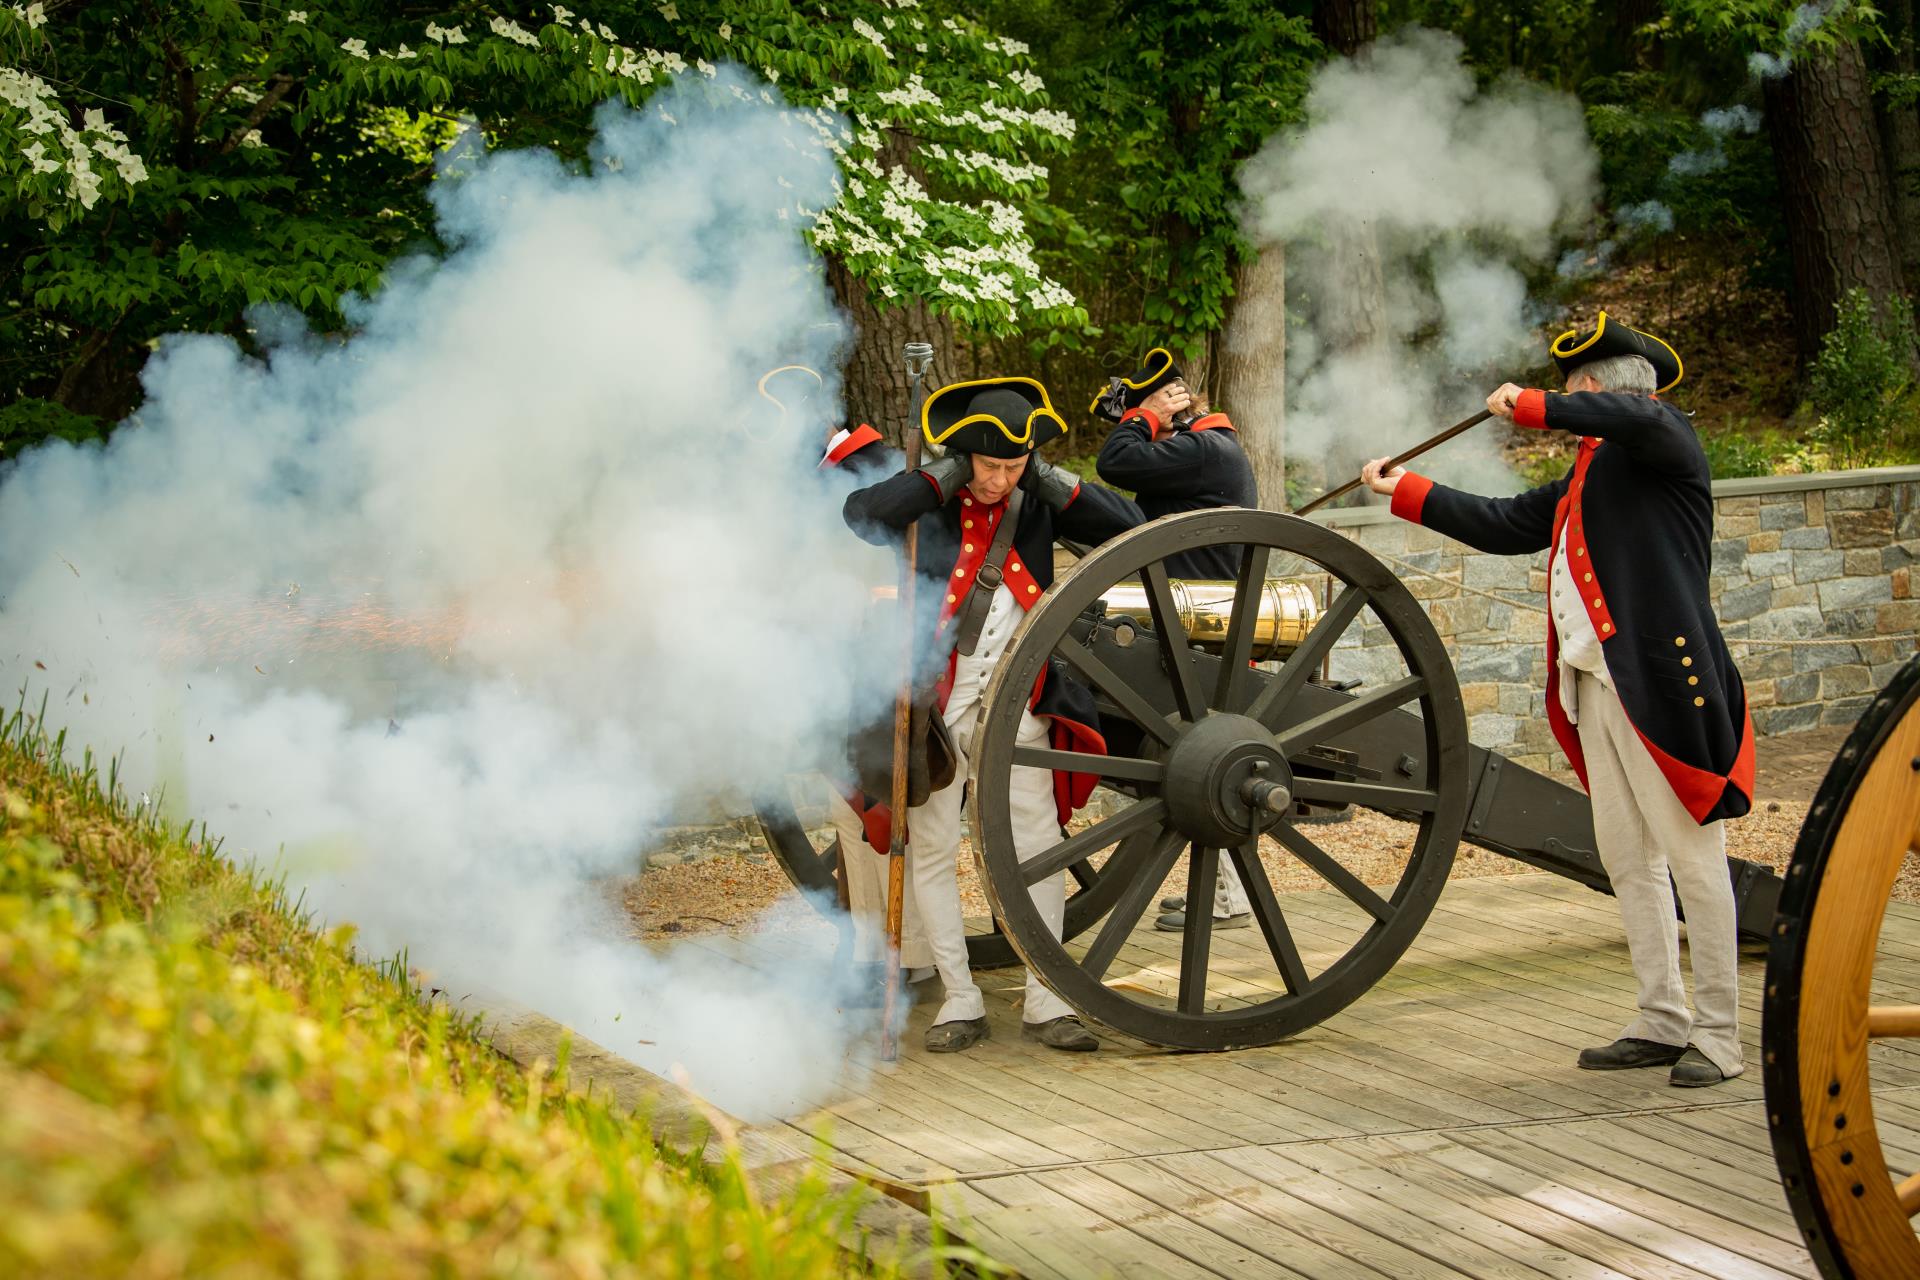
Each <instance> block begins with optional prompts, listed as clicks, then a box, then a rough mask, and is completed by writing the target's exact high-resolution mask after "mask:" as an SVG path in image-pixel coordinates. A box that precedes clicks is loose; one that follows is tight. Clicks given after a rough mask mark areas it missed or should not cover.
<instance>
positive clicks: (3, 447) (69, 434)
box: [0, 397, 113, 462]
mask: <svg viewBox="0 0 1920 1280" xmlns="http://www.w3.org/2000/svg"><path fill="white" fill-rule="evenodd" d="M112 426H113V424H112V423H110V422H107V421H105V420H104V419H101V418H92V417H88V416H87V415H85V414H81V413H75V412H73V410H71V409H68V408H66V407H65V406H64V405H59V404H55V403H54V402H53V401H51V400H41V399H38V398H34V397H29V398H27V399H25V400H16V401H14V402H13V403H12V404H10V405H7V406H6V407H5V408H0V462H6V461H8V460H10V459H12V458H16V457H18V456H19V455H20V452H21V451H22V450H23V449H25V448H27V447H28V446H29V445H35V444H38V443H40V442H41V441H43V440H65V441H68V442H70V443H72V444H80V443H82V442H83V441H87V440H104V439H106V436H107V432H108V431H110V430H112Z"/></svg>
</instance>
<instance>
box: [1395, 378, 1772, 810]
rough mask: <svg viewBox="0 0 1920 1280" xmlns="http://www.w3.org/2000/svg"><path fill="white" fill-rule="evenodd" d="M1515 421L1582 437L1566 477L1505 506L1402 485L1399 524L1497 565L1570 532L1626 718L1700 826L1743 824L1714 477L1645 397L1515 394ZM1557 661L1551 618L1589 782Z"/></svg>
mask: <svg viewBox="0 0 1920 1280" xmlns="http://www.w3.org/2000/svg"><path fill="white" fill-rule="evenodd" d="M1513 421H1514V424H1515V425H1516V426H1521V427H1531V428H1534V429H1537V430H1557V431H1570V432H1572V433H1574V434H1575V435H1577V436H1579V437H1580V438H1581V439H1580V448H1579V452H1578V453H1577V454H1576V455H1575V459H1574V465H1573V469H1572V470H1571V471H1569V472H1568V473H1567V474H1566V475H1565V476H1563V477H1561V478H1560V479H1559V480H1556V481H1554V482H1553V483H1552V484H1547V485H1542V486H1540V487H1539V488H1537V489H1531V490H1529V491H1527V492H1526V493H1522V494H1519V495H1517V496H1515V497H1511V498H1481V497H1476V496H1475V495H1473V494H1470V493H1462V492H1460V491H1459V490H1457V489H1449V488H1447V487H1446V486H1445V485H1438V484H1435V483H1433V481H1431V480H1429V479H1427V478H1426V477H1425V476H1421V475H1415V474H1412V473H1409V474H1408V475H1406V476H1405V477H1403V478H1402V479H1401V481H1400V483H1399V485H1398V486H1397V487H1396V488H1395V489H1394V494H1393V511H1394V514H1396V515H1399V516H1402V517H1404V518H1406V519H1408V520H1412V521H1414V522H1415V523H1417V524H1422V525H1425V526H1426V527H1428V528H1430V529H1434V530H1437V531H1438V532H1440V533H1444V534H1446V535H1447V536H1448V537H1451V538H1457V539H1459V540H1460V541H1461V542H1464V543H1466V544H1467V545H1468V546H1470V547H1475V548H1477V549H1479V550H1481V551H1486V552H1491V553H1493V554H1495V555H1529V554H1532V553H1534V552H1537V551H1541V550H1552V551H1554V552H1555V554H1557V552H1558V548H1559V546H1560V538H1561V533H1562V531H1563V530H1564V532H1565V534H1566V554H1567V556H1568V558H1569V565H1568V567H1569V569H1570V570H1571V571H1572V573H1573V579H1574V582H1575V584H1576V585H1578V586H1579V587H1580V588H1581V597H1582V600H1583V602H1584V604H1585V606H1586V609H1587V614H1588V617H1590V618H1591V619H1592V621H1593V629H1594V632H1595V633H1596V634H1597V635H1598V636H1599V637H1600V648H1601V653H1602V654H1603V655H1604V656H1605V659H1606V664H1607V674H1608V675H1609V676H1610V677H1611V678H1612V680H1613V684H1614V688H1615V689H1616V690H1617V691H1618V692H1619V695H1620V703H1621V706H1622V707H1624V708H1625V710H1626V713H1627V719H1628V720H1629V721H1631V722H1632V724H1633V727H1634V729H1635V730H1636V731H1637V732H1638V734H1639V736H1640V740H1641V741H1642V742H1643V743H1644V744H1646V747H1647V751H1648V753H1649V754H1650V755H1651V756H1652V757H1653V760H1654V763H1655V764H1657V765H1659V767H1660V772H1661V773H1662V774H1663V775H1665V777H1666V779H1667V782H1668V784H1669V785H1671V786H1672V787H1673V791H1674V794H1675V795H1676V796H1678V797H1679V798H1680V802H1681V803H1682V804H1683V805H1685V806H1686V809H1687V812H1688V813H1690V814H1691V815H1693V819H1694V821H1696V822H1699V823H1701V824H1703V825H1704V824H1706V823H1708V822H1712V821H1715V820H1716V819H1720V818H1737V817H1739V816H1740V815H1741V814H1743V813H1745V812H1747V810H1748V809H1750V808H1751V807H1752V804H1753V719H1752V717H1751V716H1750V715H1749V714H1748V712H1747V694H1746V686H1745V685H1744V684H1743V683H1742V682H1741V679H1740V672H1739V671H1738V670H1737V669H1736V668H1735V667H1734V665H1733V659H1732V657H1731V656H1730V655H1729V654H1728V652H1727V646H1726V642H1725V640H1724V639H1722V637H1721V635H1720V625H1719V623H1718V621H1716V620H1715V618H1714V616H1713V605H1712V602H1711V599H1710V596H1709V594H1708V567H1709V563H1710V560H1711V551H1710V549H1711V544H1712V542H1713V493H1712V488H1711V480H1712V475H1711V471H1710V469H1709V467H1708V465H1707V455H1706V452H1705V451H1704V450H1703V449H1702V448H1701V447H1700V441H1699V438H1698V437H1696V436H1695V435H1694V432H1693V425H1692V424H1691V423H1690V422H1688V420H1687V418H1686V415H1684V414H1682V413H1681V412H1680V411H1679V410H1677V409H1675V408H1673V407H1671V406H1670V405H1667V404H1664V403H1662V402H1661V401H1659V400H1657V399H1654V398H1653V397H1651V396H1639V395H1629V394H1624V393H1620V392H1600V391H1594V392H1576V393H1573V394H1569V395H1559V394H1550V393H1547V392H1544V391H1538V390H1533V391H1527V392H1524V393H1522V395H1521V396H1520V399H1519V402H1518V404H1516V405H1515V407H1514V414H1513ZM1548 564H1549V568H1551V565H1552V560H1551V558H1550V559H1549V561H1548ZM1558 653H1559V636H1558V635H1557V633H1556V631H1555V628H1554V625H1553V619H1552V617H1551V616H1549V617H1548V619H1547V719H1548V721H1549V722H1550V723H1551V724H1552V726H1553V736H1554V738H1555V740H1556V741H1558V742H1559V744H1560V747H1561V750H1563V751H1565V752H1566V754H1567V759H1568V760H1570V761H1571V762H1572V763H1573V768H1574V771H1575V772H1576V773H1578V774H1579V775H1580V779H1581V781H1582V782H1583V783H1584V782H1585V781H1586V777H1587V770H1586V758H1585V756H1584V755H1583V754H1582V752H1581V750H1580V738H1579V734H1578V732H1577V731H1576V730H1575V728H1574V726H1573V724H1572V723H1571V722H1570V721H1569V720H1568V719H1567V715H1566V712H1565V711H1564V710H1563V709H1562V708H1561V705H1560V690H1559V679H1560V671H1559V662H1558V660H1557V658H1558Z"/></svg>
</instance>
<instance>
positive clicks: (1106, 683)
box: [1054, 640, 1175, 746]
mask: <svg viewBox="0 0 1920 1280" xmlns="http://www.w3.org/2000/svg"><path fill="white" fill-rule="evenodd" d="M1054 652H1055V653H1058V654H1059V655H1060V656H1061V657H1062V658H1065V659H1066V660H1067V665H1069V666H1071V667H1072V668H1073V669H1074V670H1075V671H1078V672H1079V673H1080V674H1081V675H1083V676H1085V677H1086V678H1087V679H1088V680H1091V681H1092V682H1093V683H1094V684H1095V685H1096V686H1098V687H1099V689H1100V690H1101V691H1102V692H1104V693H1105V694H1106V695H1107V696H1108V697H1109V698H1112V699H1113V700H1114V701H1115V702H1116V703H1118V704H1119V705H1120V709H1121V710H1122V711H1124V712H1126V713H1127V714H1128V715H1129V716H1131V717H1132V718H1133V721H1134V723H1135V724H1137V725H1139V726H1140V727H1141V728H1142V729H1144V730H1146V731H1147V732H1148V733H1150V734H1152V735H1153V736H1154V737H1155V738H1157V739H1158V740H1159V741H1160V742H1161V743H1163V744H1165V745H1166V746H1172V745H1173V739H1174V737H1175V734H1174V731H1173V726H1172V725H1171V724H1169V723H1168V722H1167V717H1166V716H1165V715H1164V714H1162V713H1161V712H1160V711H1158V710H1156V709H1155V707H1154V705H1153V704H1152V703H1151V702H1149V701H1147V699H1146V695H1144V694H1142V693H1141V692H1140V691H1139V690H1138V689H1136V688H1134V687H1133V686H1132V685H1130V684H1128V683H1127V682H1126V681H1125V680H1122V679H1121V678H1120V675H1119V673H1118V672H1116V671H1115V670H1114V669H1113V668H1112V667H1109V666H1108V665H1107V664H1106V663H1104V662H1102V661H1100V659H1099V658H1097V657H1095V656H1094V653H1093V650H1091V649H1089V648H1087V646H1085V645H1083V644H1081V643H1080V642H1079V641H1077V640H1062V641H1061V642H1060V644H1059V647H1057V648H1056V649H1055V650H1054Z"/></svg>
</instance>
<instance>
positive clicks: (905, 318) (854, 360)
mask: <svg viewBox="0 0 1920 1280" xmlns="http://www.w3.org/2000/svg"><path fill="white" fill-rule="evenodd" d="M827 282H828V283H829V284H830V285H832V287H833V296H834V297H836V298H838V299H839V300H840V305H841V306H842V307H844V308H845V309H846V312H847V315H848V316H849V317H851V318H852V320H853V324H854V332H855V339H854V346H853V351H852V352H851V353H850V354H849V355H848V357H847V363H846V366H845V367H844V368H843V369H842V371H841V394H842V397H843V399H844V400H845V403H846V420H847V422H849V423H858V422H868V423H872V424H873V426H874V427H876V428H877V429H878V430H879V431H880V433H881V434H882V435H884V436H886V438H887V439H888V440H889V441H890V442H892V443H893V444H896V445H900V444H904V443H905V442H906V438H907V436H906V433H907V430H908V427H909V424H908V422H907V413H908V410H909V409H910V408H911V405H910V404H909V403H908V383H907V364H906V359H905V356H904V354H903V352H902V350H901V349H902V348H903V347H904V346H905V345H906V344H907V343H909V342H930V343H932V344H933V370H932V372H931V373H929V374H928V375H927V389H928V390H929V391H932V390H933V389H934V388H936V387H940V386H942V385H944V384H946V383H949V382H953V381H956V380H957V379H959V378H961V377H964V376H965V373H964V372H963V371H962V370H961V369H960V368H959V367H958V359H957V356H956V347H957V343H956V341H955V338H954V332H953V321H952V320H950V319H948V318H946V317H945V316H936V315H934V314H933V313H932V312H930V311H928V310H927V307H926V304H925V303H914V304H913V305H911V306H902V307H889V308H887V309H886V310H881V309H880V308H879V307H876V306H875V305H874V304H873V299H872V297H871V296H870V295H869V294H868V292H867V286H866V285H865V284H864V283H862V282H861V281H859V280H856V279H854V278H853V275H852V274H851V273H850V272H849V271H848V270H847V269H846V267H845V266H844V265H843V264H842V263H841V262H840V260H839V259H838V258H829V259H828V260H827ZM911 425H912V427H913V428H914V429H916V430H917V429H918V427H919V425H920V424H918V423H913V424H911Z"/></svg>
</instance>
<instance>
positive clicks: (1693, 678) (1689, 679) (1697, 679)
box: [1687, 676, 1700, 684]
mask: <svg viewBox="0 0 1920 1280" xmlns="http://www.w3.org/2000/svg"><path fill="white" fill-rule="evenodd" d="M1687 683H1688V684H1699V683H1700V677H1699V676H1688V677H1687Z"/></svg>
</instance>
